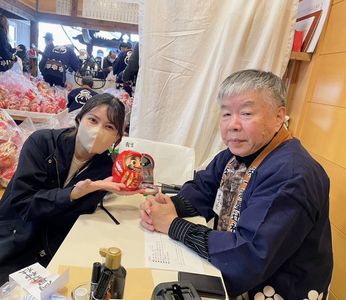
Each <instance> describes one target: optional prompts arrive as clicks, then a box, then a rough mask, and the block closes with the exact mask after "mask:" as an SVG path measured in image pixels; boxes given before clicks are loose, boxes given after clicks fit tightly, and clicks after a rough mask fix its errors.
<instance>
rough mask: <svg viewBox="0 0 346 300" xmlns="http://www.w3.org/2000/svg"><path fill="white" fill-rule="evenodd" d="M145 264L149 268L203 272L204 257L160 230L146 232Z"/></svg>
mask: <svg viewBox="0 0 346 300" xmlns="http://www.w3.org/2000/svg"><path fill="white" fill-rule="evenodd" d="M144 238H145V265H146V267H148V268H153V269H163V270H173V271H185V272H195V273H203V272H204V268H203V264H202V258H201V257H199V256H198V255H197V254H196V253H194V252H193V251H192V250H190V249H189V248H187V247H185V246H184V245H183V244H181V243H178V242H176V241H174V240H172V239H170V238H169V237H168V236H167V235H165V234H161V233H158V232H149V231H147V232H145V235H144Z"/></svg>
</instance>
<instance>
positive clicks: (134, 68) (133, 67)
mask: <svg viewBox="0 0 346 300" xmlns="http://www.w3.org/2000/svg"><path fill="white" fill-rule="evenodd" d="M138 70H139V43H136V45H135V46H134V48H133V51H132V54H131V56H130V58H129V60H128V63H127V66H126V68H125V69H124V71H123V72H122V73H120V77H122V81H123V88H124V90H125V91H126V92H127V93H128V94H129V96H130V97H132V87H133V86H135V85H136V79H137V74H138ZM121 74H122V76H121Z"/></svg>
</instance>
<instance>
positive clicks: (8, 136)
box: [0, 109, 23, 187]
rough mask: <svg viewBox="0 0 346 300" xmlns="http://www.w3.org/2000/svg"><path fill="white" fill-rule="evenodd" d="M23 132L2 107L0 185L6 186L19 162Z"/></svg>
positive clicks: (0, 111)
mask: <svg viewBox="0 0 346 300" xmlns="http://www.w3.org/2000/svg"><path fill="white" fill-rule="evenodd" d="M22 145H23V138H22V133H21V130H20V129H19V127H18V126H17V125H16V123H15V122H14V121H13V119H12V118H11V116H10V115H9V114H8V113H7V112H6V111H5V110H3V109H0V185H2V186H4V187H6V186H7V184H8V182H9V181H10V179H11V178H12V176H13V174H14V172H15V170H16V168H17V164H18V156H19V152H20V150H21V148H22Z"/></svg>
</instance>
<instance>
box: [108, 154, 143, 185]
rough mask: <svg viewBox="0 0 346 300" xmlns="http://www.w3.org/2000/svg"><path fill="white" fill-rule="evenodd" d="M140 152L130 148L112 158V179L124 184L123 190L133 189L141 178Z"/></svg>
mask: <svg viewBox="0 0 346 300" xmlns="http://www.w3.org/2000/svg"><path fill="white" fill-rule="evenodd" d="M141 158H142V154H141V153H139V152H136V151H132V150H126V151H123V152H121V153H120V154H119V155H118V156H117V157H116V159H115V160H114V164H113V168H112V176H113V181H114V182H118V183H124V184H125V186H126V187H125V188H124V190H125V191H135V190H137V189H138V188H139V186H140V185H141V183H142V180H143V168H142V164H141Z"/></svg>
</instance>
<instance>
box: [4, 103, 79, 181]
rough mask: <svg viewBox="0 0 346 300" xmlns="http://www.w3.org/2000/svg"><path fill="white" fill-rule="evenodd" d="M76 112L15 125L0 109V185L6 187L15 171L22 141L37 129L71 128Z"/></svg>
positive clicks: (7, 114) (26, 120) (5, 112)
mask: <svg viewBox="0 0 346 300" xmlns="http://www.w3.org/2000/svg"><path fill="white" fill-rule="evenodd" d="M77 113H78V110H77V111H74V112H72V113H68V112H67V111H64V112H61V113H59V114H57V115H53V116H52V117H50V118H46V119H44V120H42V121H41V122H39V123H35V122H33V120H32V119H31V118H26V119H24V121H23V122H22V123H21V124H20V125H17V124H16V123H15V122H14V121H13V119H12V117H11V116H10V115H9V113H8V112H7V111H6V110H4V109H0V185H1V186H3V187H7V185H8V183H9V181H10V180H11V178H12V176H13V174H14V172H15V171H16V169H17V165H18V157H19V153H20V150H21V149H22V146H23V143H24V141H25V140H26V139H27V138H28V137H29V135H31V134H32V133H33V132H34V131H36V130H39V129H59V128H67V127H73V126H74V125H75V117H76V114H77Z"/></svg>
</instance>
